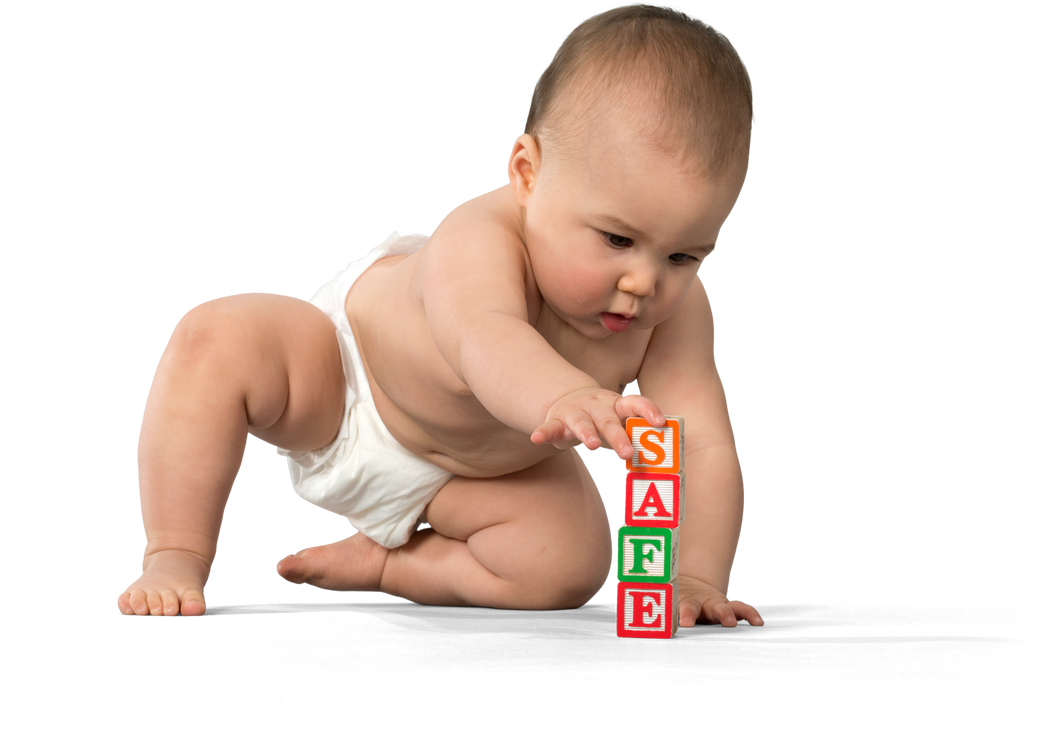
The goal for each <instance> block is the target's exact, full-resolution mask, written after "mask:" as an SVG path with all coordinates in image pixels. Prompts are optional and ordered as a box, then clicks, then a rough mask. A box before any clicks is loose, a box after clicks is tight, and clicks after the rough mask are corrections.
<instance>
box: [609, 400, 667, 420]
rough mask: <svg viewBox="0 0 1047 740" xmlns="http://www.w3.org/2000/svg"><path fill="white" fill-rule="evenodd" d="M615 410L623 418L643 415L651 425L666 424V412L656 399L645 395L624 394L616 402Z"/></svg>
mask: <svg viewBox="0 0 1047 740" xmlns="http://www.w3.org/2000/svg"><path fill="white" fill-rule="evenodd" d="M614 410H615V412H616V413H617V414H618V416H619V418H621V419H622V420H625V419H628V418H629V417H630V416H641V417H643V419H644V420H645V421H646V422H647V423H648V424H650V425H651V426H656V427H660V426H665V414H663V413H662V412H661V410H660V409H659V408H658V405H657V404H656V403H655V402H654V401H652V400H651V399H649V398H645V397H644V396H622V397H621V398H619V399H618V400H617V402H615V404H614Z"/></svg>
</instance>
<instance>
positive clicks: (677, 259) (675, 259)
mask: <svg viewBox="0 0 1047 740" xmlns="http://www.w3.org/2000/svg"><path fill="white" fill-rule="evenodd" d="M601 233H602V234H603V236H604V237H606V238H607V243H608V244H610V246H612V247H615V248H616V249H620V248H624V247H625V246H626V245H624V244H621V245H620V244H615V243H614V242H611V241H610V240H612V239H623V240H625V241H626V242H631V241H632V240H631V239H629V238H628V237H619V236H618V234H617V233H608V232H606V231H601ZM691 260H695V261H697V257H696V256H692V255H690V254H684V253H680V254H673V255H672V256H670V257H669V261H670V262H672V264H674V265H683V264H684V263H686V262H690V261H691Z"/></svg>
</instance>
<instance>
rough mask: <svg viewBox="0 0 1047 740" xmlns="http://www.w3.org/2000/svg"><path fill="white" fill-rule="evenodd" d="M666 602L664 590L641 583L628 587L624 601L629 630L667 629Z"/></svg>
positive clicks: (623, 606)
mask: <svg viewBox="0 0 1047 740" xmlns="http://www.w3.org/2000/svg"><path fill="white" fill-rule="evenodd" d="M665 602H666V594H665V592H664V591H656V590H653V589H651V588H644V587H643V586H640V585H637V586H636V587H635V588H632V587H626V589H625V599H624V600H623V602H622V608H623V610H624V611H625V620H624V624H625V628H626V629H627V630H628V631H629V632H662V631H663V630H665V618H666V613H665Z"/></svg>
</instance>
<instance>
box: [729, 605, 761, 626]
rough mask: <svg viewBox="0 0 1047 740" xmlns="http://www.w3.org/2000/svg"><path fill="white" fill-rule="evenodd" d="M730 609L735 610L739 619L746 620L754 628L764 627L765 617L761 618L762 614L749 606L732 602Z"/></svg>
mask: <svg viewBox="0 0 1047 740" xmlns="http://www.w3.org/2000/svg"><path fill="white" fill-rule="evenodd" d="M730 607H731V608H732V609H734V614H735V616H737V617H738V619H744V620H745V621H746V622H748V623H749V624H751V625H752V626H754V627H762V626H763V617H761V616H760V612H758V611H756V609H754V608H753V607H751V606H749V605H748V604H746V603H744V602H742V601H732V602H731V603H730Z"/></svg>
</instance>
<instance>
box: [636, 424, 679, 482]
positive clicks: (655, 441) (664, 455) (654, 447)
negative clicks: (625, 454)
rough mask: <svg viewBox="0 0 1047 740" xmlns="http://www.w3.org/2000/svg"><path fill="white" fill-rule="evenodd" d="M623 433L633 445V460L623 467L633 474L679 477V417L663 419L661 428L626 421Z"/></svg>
mask: <svg viewBox="0 0 1047 740" xmlns="http://www.w3.org/2000/svg"><path fill="white" fill-rule="evenodd" d="M625 431H626V433H627V434H628V435H629V439H631V440H632V442H633V456H632V457H631V458H629V459H628V460H626V462H625V466H626V467H627V468H628V469H629V470H631V471H633V472H636V473H640V472H643V473H679V472H680V471H681V470H683V417H682V416H666V417H665V426H664V427H653V426H651V425H650V424H648V423H647V421H646V420H644V419H642V418H638V417H630V418H628V419H626V420H625Z"/></svg>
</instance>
